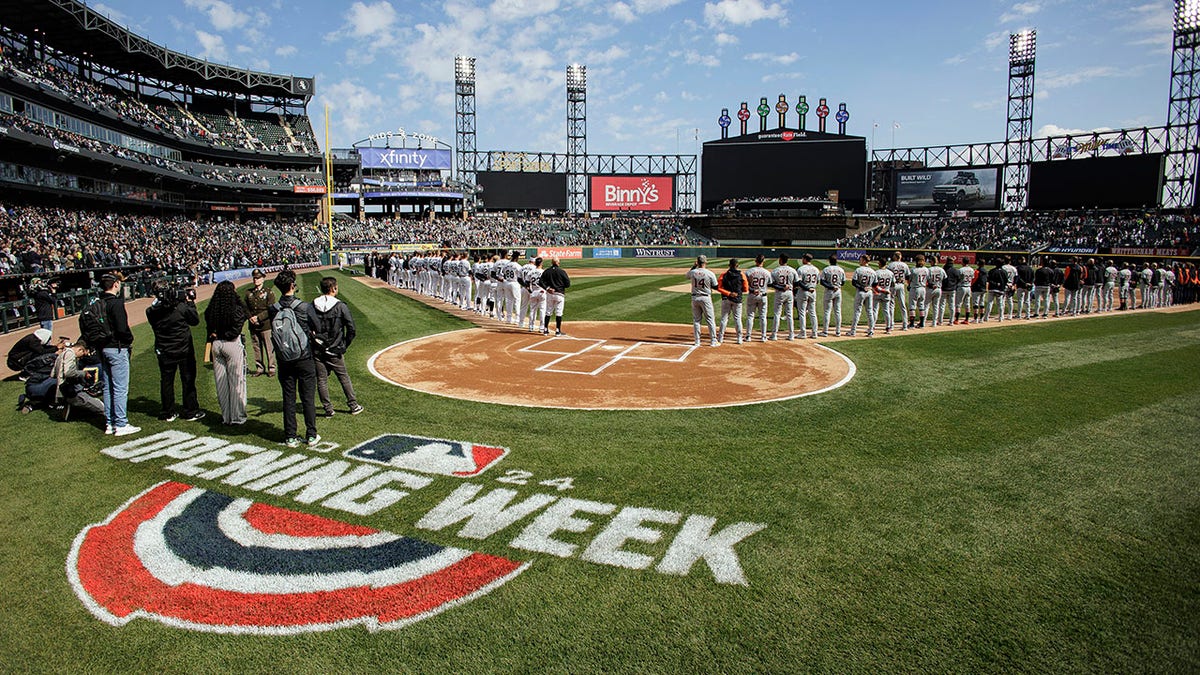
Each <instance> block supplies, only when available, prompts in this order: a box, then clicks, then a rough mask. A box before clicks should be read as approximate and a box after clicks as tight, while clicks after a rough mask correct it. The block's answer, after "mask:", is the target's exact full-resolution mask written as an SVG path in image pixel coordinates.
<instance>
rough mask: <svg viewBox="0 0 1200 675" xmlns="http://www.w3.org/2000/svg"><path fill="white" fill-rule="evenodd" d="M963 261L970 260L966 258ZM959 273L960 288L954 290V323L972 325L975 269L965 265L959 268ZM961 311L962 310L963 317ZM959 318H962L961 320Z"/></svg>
mask: <svg viewBox="0 0 1200 675" xmlns="http://www.w3.org/2000/svg"><path fill="white" fill-rule="evenodd" d="M963 260H964V261H965V260H969V258H966V257H964V258H963ZM958 273H959V274H960V275H961V276H960V277H959V279H958V286H956V287H955V288H954V323H970V322H971V282H972V281H975V268H973V267H971V266H970V265H968V264H966V263H963V266H962V267H960V268H958ZM959 310H962V313H961V315H960V314H959ZM959 316H962V318H961V319H960V318H959Z"/></svg>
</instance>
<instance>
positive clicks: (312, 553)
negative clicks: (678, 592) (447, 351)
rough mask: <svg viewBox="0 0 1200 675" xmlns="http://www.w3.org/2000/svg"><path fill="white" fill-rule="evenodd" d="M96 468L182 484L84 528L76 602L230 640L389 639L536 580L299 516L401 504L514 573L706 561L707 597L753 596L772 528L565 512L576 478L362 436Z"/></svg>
mask: <svg viewBox="0 0 1200 675" xmlns="http://www.w3.org/2000/svg"><path fill="white" fill-rule="evenodd" d="M328 449H330V448H327V449H326V451H328ZM101 454H103V455H106V456H107V457H110V458H113V459H119V460H123V461H128V462H132V463H142V462H149V461H154V460H158V461H163V462H166V464H165V466H163V467H162V468H163V470H165V471H168V472H171V473H174V474H177V475H180V476H184V477H186V482H184V481H167V482H163V483H159V484H158V485H155V486H154V487H152V488H150V489H148V490H146V491H145V492H143V493H141V494H139V495H137V496H135V497H134V498H132V499H131V500H129V502H127V503H126V504H125V505H123V506H121V507H120V508H118V509H117V510H116V511H114V512H113V513H112V514H110V515H109V516H108V517H107V518H106V519H104V520H103V521H102V522H97V523H94V524H92V525H88V526H87V527H85V528H83V530H82V531H81V532H80V533H79V535H78V536H77V537H76V538H75V541H74V543H73V545H72V546H71V552H70V554H69V556H68V559H67V577H68V579H69V581H70V584H71V586H72V588H73V589H74V591H75V594H76V595H77V596H78V597H79V599H80V600H81V601H82V603H83V604H84V606H85V607H86V608H87V609H88V610H89V611H90V612H91V613H92V614H93V615H95V616H96V617H98V618H99V619H101V620H102V621H105V622H106V623H109V624H112V625H115V626H121V625H125V624H127V623H128V622H130V621H132V620H133V619H136V618H144V619H148V620H153V621H158V622H161V623H163V624H166V625H170V626H175V627H181V628H188V629H193V630H201V631H209V632H216V633H234V634H238V633H244V634H275V635H282V634H293V633H300V632H311V631H321V630H331V629H334V628H343V627H350V626H364V627H365V628H367V629H368V630H379V629H397V628H402V627H404V626H407V625H410V624H412V623H413V622H416V621H420V620H422V619H425V618H429V617H431V616H434V615H436V614H438V613H440V612H442V611H445V610H447V609H450V608H452V607H456V606H459V605H462V604H464V603H466V602H469V601H471V600H473V599H476V598H479V597H481V596H483V595H485V594H487V593H489V592H490V591H492V590H495V589H496V588H499V587H500V586H501V585H503V584H505V583H507V582H508V581H510V580H512V579H513V578H514V577H516V576H517V575H518V574H520V573H521V572H522V571H523V570H524V569H526V568H527V567H528V566H529V565H530V564H532V561H522V560H518V559H510V558H508V557H506V556H497V555H491V554H484V553H478V552H474V551H472V550H470V549H469V548H462V547H457V546H446V545H442V544H437V543H433V542H430V541H427V540H425V539H424V538H422V537H414V536H411V535H409V534H398V533H393V532H388V531H383V530H378V529H374V528H371V527H365V526H360V525H354V524H350V523H346V522H342V521H339V520H336V519H333V518H327V517H323V516H317V515H313V514H310V513H305V512H304V511H303V510H302V509H303V506H304V505H313V504H317V505H320V506H321V507H323V508H326V509H331V510H335V511H343V512H346V513H350V514H356V515H371V514H374V513H378V512H380V511H382V510H384V509H388V508H397V504H400V510H399V511H398V512H397V513H395V514H394V516H395V517H396V519H398V520H399V522H400V523H404V522H408V523H410V525H408V526H407V527H405V526H404V525H403V524H401V525H400V526H399V529H400V530H404V529H408V530H423V531H426V532H436V533H441V534H440V536H441V537H442V538H447V537H457V538H458V539H469V540H474V541H482V540H492V539H493V538H502V539H507V541H506V542H504V543H506V544H507V546H508V547H509V548H511V549H514V550H516V551H519V552H521V553H519V554H518V555H516V556H514V557H515V558H520V559H527V558H529V556H530V554H534V557H536V556H538V555H550V556H555V557H559V558H570V559H578V560H580V561H583V562H586V563H591V564H597V565H605V566H609V567H616V568H623V569H630V570H652V571H654V572H657V573H659V574H663V575H674V576H687V575H689V574H691V573H692V572H693V569H694V568H696V567H697V563H700V562H703V563H704V566H706V567H707V569H708V571H709V573H710V574H711V579H712V580H713V581H714V582H716V583H718V584H731V585H741V586H745V585H748V584H749V582H748V581H747V579H746V576H745V573H744V572H743V570H742V566H741V563H740V560H739V557H738V553H737V550H736V546H737V545H739V544H740V543H741V542H743V541H744V540H745V539H746V538H748V537H750V536H751V535H753V534H755V533H757V532H759V531H760V530H762V529H763V528H764V527H766V526H765V525H762V524H758V523H749V522H734V523H729V524H726V525H724V526H718V521H717V519H716V518H712V517H709V516H704V515H700V514H685V513H680V512H676V511H668V510H661V509H653V508H645V507H635V506H619V505H617V504H612V503H606V502H600V501H594V500H588V499H576V498H572V497H568V496H565V495H564V492H565V491H568V490H572V489H574V488H575V479H574V478H572V477H553V478H545V479H542V480H539V477H535V476H534V475H533V474H532V473H531V472H528V471H522V470H519V469H511V470H508V471H505V472H502V473H501V472H497V471H491V472H488V469H489V468H490V467H493V466H495V465H496V464H497V463H498V462H500V461H501V460H502V459H504V458H505V457H506V456H507V455H508V454H509V451H508V449H507V448H502V447H498V446H492V445H484V444H478V443H470V442H465V441H452V440H447V439H436V438H426V437H421V436H411V435H405V434H384V435H381V436H378V437H376V438H372V439H370V440H368V441H365V442H363V443H360V444H358V445H356V446H354V447H352V448H350V449H349V450H346V451H345V452H344V453H343V454H342V457H343V458H344V459H333V458H327V457H317V456H312V455H308V454H306V453H303V452H291V451H286V450H274V449H268V448H262V447H258V446H254V445H249V444H245V443H236V442H230V441H228V440H226V439H221V438H214V437H207V436H196V435H193V434H188V433H185V432H181V431H174V430H172V431H164V432H161V433H158V434H153V435H150V436H146V437H144V438H139V439H136V440H133V441H129V442H127V443H123V444H121V445H117V446H113V447H109V448H105V449H103V450H101ZM485 472H486V473H485ZM448 478H452V479H454V480H453V481H452V482H451V483H447V479H448ZM199 482H205V483H208V484H212V485H213V486H214V487H217V488H218V489H215V490H214V489H210V488H209V487H206V486H204V485H200V484H199ZM485 482H492V483H500V484H503V485H504V486H505V487H500V486H497V485H495V484H491V485H487V484H484V483H485ZM193 483H197V484H196V485H193ZM220 485H229V486H234V487H237V488H239V489H242V490H248V491H251V492H257V493H259V494H261V495H263V496H264V498H273V499H276V500H278V499H281V498H282V499H290V500H292V501H293V502H295V503H296V504H298V505H301V510H293V509H291V508H284V507H282V506H278V505H274V504H268V503H266V502H265V501H258V500H256V499H247V498H233V497H230V496H226V495H224V494H221V493H220V491H219V486H220ZM448 485H452V486H453V489H452V490H450V491H449V492H448V493H446V494H444V495H442V497H441V498H440V500H439V501H438V502H437V504H436V505H435V506H434V507H433V508H431V509H429V510H428V511H425V512H423V513H416V514H414V513H411V512H410V511H407V510H404V509H403V500H404V498H405V497H407V496H408V495H410V494H411V493H412V492H415V491H418V490H428V491H435V490H437V489H438V488H439V487H441V488H443V489H445V488H446V487H447V486H448ZM514 486H516V487H525V488H532V489H534V490H535V491H534V492H532V493H528V492H525V493H522V492H521V491H519V490H517V489H512V488H513V487H514Z"/></svg>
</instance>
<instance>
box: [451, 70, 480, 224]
mask: <svg viewBox="0 0 1200 675" xmlns="http://www.w3.org/2000/svg"><path fill="white" fill-rule="evenodd" d="M454 155H455V157H457V158H458V179H459V180H460V181H462V182H464V183H467V184H469V185H474V184H475V168H476V157H477V155H476V151H475V57H474V56H455V57H454ZM464 201H465V196H464ZM464 206H465V204H464ZM463 210H464V212H465V211H466V209H463Z"/></svg>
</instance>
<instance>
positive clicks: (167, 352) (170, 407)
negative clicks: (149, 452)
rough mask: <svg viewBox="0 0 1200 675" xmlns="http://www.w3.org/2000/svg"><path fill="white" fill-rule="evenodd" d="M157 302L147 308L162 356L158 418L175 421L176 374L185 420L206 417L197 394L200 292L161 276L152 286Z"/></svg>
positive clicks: (157, 350)
mask: <svg viewBox="0 0 1200 675" xmlns="http://www.w3.org/2000/svg"><path fill="white" fill-rule="evenodd" d="M151 290H152V292H153V293H154V302H152V303H151V304H150V306H149V307H147V308H146V321H147V323H149V324H150V329H151V330H152V331H154V355H155V356H157V357H158V372H159V394H160V396H161V398H162V414H161V415H159V417H158V419H160V420H162V421H163V422H173V421H175V420H177V419H179V415H178V414H177V413H176V412H175V373H176V371H178V372H179V381H180V384H181V387H182V389H183V419H184V420H186V421H189V422H191V421H195V420H198V419H201V418H202V417H204V411H202V410H200V402H199V399H198V398H197V395H196V348H195V347H194V346H193V344H192V326H198V325H200V315H199V314H197V313H196V291H195V289H194V288H188V289H187V290H185V291H182V294H181V292H180V291H178V290H177V289H175V288H174V287H173V286H172V284H171V282H170V281H168V280H166V279H159V280H157V281H155V282H154V284H153V286H152V287H151Z"/></svg>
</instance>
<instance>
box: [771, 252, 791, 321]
mask: <svg viewBox="0 0 1200 675" xmlns="http://www.w3.org/2000/svg"><path fill="white" fill-rule="evenodd" d="M787 263H788V256H787V254H786V253H783V254H780V256H779V266H778V267H776V268H775V269H773V270H771V288H774V289H775V328H774V329H773V330H772V331H771V339H772V340H774V339H775V338H776V337H777V336H778V335H779V319H780V318H781V317H783V316H786V317H787V325H788V339H789V340H795V339H796V323H795V320H794V319H793V318H792V306H793V304H794V299H795V293H794V290H795V288H796V280H797V276H796V268H794V267H792V266H791V265H789V264H787Z"/></svg>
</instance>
